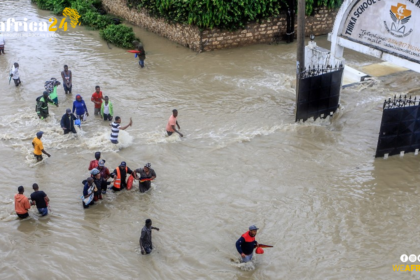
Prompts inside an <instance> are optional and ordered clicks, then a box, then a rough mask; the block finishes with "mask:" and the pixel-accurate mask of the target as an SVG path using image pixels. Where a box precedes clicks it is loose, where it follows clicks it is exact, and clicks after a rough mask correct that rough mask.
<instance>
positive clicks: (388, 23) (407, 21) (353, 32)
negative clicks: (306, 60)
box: [338, 0, 420, 63]
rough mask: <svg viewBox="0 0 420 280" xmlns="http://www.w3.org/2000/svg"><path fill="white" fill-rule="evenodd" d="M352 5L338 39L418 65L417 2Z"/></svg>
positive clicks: (367, 0) (380, 0)
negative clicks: (344, 39) (347, 40)
mask: <svg viewBox="0 0 420 280" xmlns="http://www.w3.org/2000/svg"><path fill="white" fill-rule="evenodd" d="M354 3H355V4H354V6H353V7H352V8H351V9H350V12H349V13H348V14H347V18H346V19H345V23H344V25H343V27H342V30H340V31H339V32H338V35H339V36H341V37H343V38H346V39H349V40H351V41H354V42H358V43H360V44H363V45H366V46H369V47H371V48H374V49H378V50H380V51H383V52H385V53H389V54H392V55H395V56H398V57H401V58H404V59H407V60H410V61H413V62H416V63H420V0H361V1H356V2H354Z"/></svg>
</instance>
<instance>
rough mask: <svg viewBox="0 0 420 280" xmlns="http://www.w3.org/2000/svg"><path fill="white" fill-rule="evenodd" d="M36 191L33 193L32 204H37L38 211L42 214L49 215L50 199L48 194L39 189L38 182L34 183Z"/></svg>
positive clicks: (33, 186)
mask: <svg viewBox="0 0 420 280" xmlns="http://www.w3.org/2000/svg"><path fill="white" fill-rule="evenodd" d="M32 188H33V189H34V192H33V193H32V194H31V200H32V203H31V204H32V205H36V208H37V209H38V213H39V214H41V215H42V216H46V215H48V202H49V201H50V199H49V198H48V196H47V194H46V193H44V192H43V191H40V190H39V187H38V184H33V185H32Z"/></svg>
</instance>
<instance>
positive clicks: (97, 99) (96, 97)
mask: <svg viewBox="0 0 420 280" xmlns="http://www.w3.org/2000/svg"><path fill="white" fill-rule="evenodd" d="M95 90H96V91H95V92H94V93H93V94H92V98H91V99H90V100H92V102H93V103H95V115H99V114H100V113H101V106H102V100H103V99H104V98H103V97H102V91H101V88H100V86H96V87H95Z"/></svg>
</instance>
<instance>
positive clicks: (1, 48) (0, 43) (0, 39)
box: [0, 33, 6, 55]
mask: <svg viewBox="0 0 420 280" xmlns="http://www.w3.org/2000/svg"><path fill="white" fill-rule="evenodd" d="M4 45H6V41H5V40H4V36H3V34H1V33H0V55H1V53H3V54H5V53H4Z"/></svg>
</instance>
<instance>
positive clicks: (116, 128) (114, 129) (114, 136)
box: [110, 116, 133, 144]
mask: <svg viewBox="0 0 420 280" xmlns="http://www.w3.org/2000/svg"><path fill="white" fill-rule="evenodd" d="M120 124H121V118H120V117H118V116H116V117H115V121H114V122H113V123H111V124H110V126H111V138H110V140H111V142H112V143H113V144H118V133H120V129H121V130H125V129H126V128H127V127H129V126H131V125H132V124H133V121H132V120H131V118H130V122H129V123H128V124H127V125H126V126H123V127H121V126H120Z"/></svg>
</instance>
